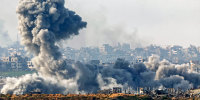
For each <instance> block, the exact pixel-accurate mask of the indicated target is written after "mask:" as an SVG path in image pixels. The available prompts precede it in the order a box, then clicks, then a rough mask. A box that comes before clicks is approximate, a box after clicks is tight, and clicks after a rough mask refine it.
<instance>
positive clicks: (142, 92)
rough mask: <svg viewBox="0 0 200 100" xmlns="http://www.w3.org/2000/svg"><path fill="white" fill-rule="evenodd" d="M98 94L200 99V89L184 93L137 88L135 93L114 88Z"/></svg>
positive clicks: (171, 89) (172, 90) (170, 89)
mask: <svg viewBox="0 0 200 100" xmlns="http://www.w3.org/2000/svg"><path fill="white" fill-rule="evenodd" d="M98 93H99V94H113V93H125V94H135V95H149V96H151V97H152V98H159V97H200V88H198V89H190V90H187V91H183V90H181V89H174V88H163V89H151V88H147V87H145V88H137V90H136V91H135V90H133V89H130V88H128V89H125V90H123V89H122V87H113V89H104V90H99V91H98Z"/></svg>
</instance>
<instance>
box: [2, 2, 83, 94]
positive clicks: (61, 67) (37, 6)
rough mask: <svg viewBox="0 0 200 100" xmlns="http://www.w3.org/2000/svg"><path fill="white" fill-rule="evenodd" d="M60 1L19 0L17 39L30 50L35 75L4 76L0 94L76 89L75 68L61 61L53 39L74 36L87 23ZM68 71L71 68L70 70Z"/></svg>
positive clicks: (65, 91) (58, 39)
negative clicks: (18, 37) (73, 74)
mask: <svg viewBox="0 0 200 100" xmlns="http://www.w3.org/2000/svg"><path fill="white" fill-rule="evenodd" d="M64 3H65V1H64V0H20V1H19V5H18V8H17V13H18V15H19V31H20V34H21V37H22V38H21V42H22V44H23V45H25V48H26V50H27V51H28V52H32V53H34V55H35V57H34V58H33V59H32V62H33V64H34V66H35V69H36V71H37V74H32V75H25V76H23V77H20V78H17V79H16V78H7V79H6V82H5V83H6V84H5V85H4V86H3V88H2V89H1V93H14V94H22V93H27V92H29V91H32V90H34V89H36V88H39V89H42V92H44V93H67V92H69V91H71V92H73V93H76V92H77V86H78V85H77V83H76V82H77V78H78V77H79V76H78V74H76V75H75V76H73V77H70V75H69V74H71V73H72V71H74V70H75V68H73V65H68V64H67V63H66V62H65V61H64V60H62V56H61V53H60V52H59V48H58V46H57V45H56V42H58V41H60V40H63V39H67V38H70V37H71V36H73V35H78V34H79V30H80V29H82V28H84V27H86V25H87V23H86V22H83V21H82V18H81V17H80V16H79V15H77V14H76V13H75V12H73V11H70V10H68V9H66V8H65V7H64ZM71 70H72V71H71Z"/></svg>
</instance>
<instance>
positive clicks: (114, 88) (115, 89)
mask: <svg viewBox="0 0 200 100" xmlns="http://www.w3.org/2000/svg"><path fill="white" fill-rule="evenodd" d="M113 93H122V88H121V87H113Z"/></svg>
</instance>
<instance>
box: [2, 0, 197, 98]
mask: <svg viewBox="0 0 200 100" xmlns="http://www.w3.org/2000/svg"><path fill="white" fill-rule="evenodd" d="M17 13H18V14H19V31H20V34H21V36H22V37H21V42H22V44H24V45H25V47H26V50H27V51H28V52H32V53H34V55H35V57H34V58H33V59H32V62H33V64H34V66H35V70H36V71H37V73H34V74H28V75H24V76H22V77H19V78H6V79H3V80H0V83H1V84H2V85H0V90H1V93H3V94H7V93H9V94H24V93H29V92H30V91H33V90H35V89H40V90H41V92H42V93H47V94H48V93H62V94H67V93H79V92H82V93H86V92H87V93H91V92H96V91H97V90H99V89H106V88H112V87H114V86H120V87H123V88H125V87H126V88H127V87H131V88H133V89H136V88H137V87H152V88H153V87H154V88H159V87H161V86H162V87H165V88H175V89H177V88H182V89H184V90H187V89H189V88H191V87H195V88H196V87H198V86H199V84H200V74H199V73H193V72H190V71H189V70H188V69H187V68H188V67H189V66H188V64H184V65H175V64H171V63H170V62H168V61H167V60H163V61H160V60H159V57H158V56H151V57H149V60H148V61H147V62H145V63H144V64H143V63H139V64H135V65H132V64H130V63H129V62H127V61H126V60H124V59H117V61H116V62H115V64H114V65H111V66H109V67H104V66H95V65H91V64H82V63H80V62H76V63H75V62H67V61H66V60H64V59H63V58H62V56H61V53H60V52H59V48H58V46H57V45H56V44H57V42H59V41H61V40H64V39H68V38H70V37H71V36H73V35H78V34H79V30H80V29H82V28H84V27H86V25H87V23H86V22H83V21H82V18H81V17H80V16H78V15H77V14H75V12H73V11H70V10H68V9H66V8H65V7H64V0H20V1H19V6H18V8H17ZM1 81H2V82H1Z"/></svg>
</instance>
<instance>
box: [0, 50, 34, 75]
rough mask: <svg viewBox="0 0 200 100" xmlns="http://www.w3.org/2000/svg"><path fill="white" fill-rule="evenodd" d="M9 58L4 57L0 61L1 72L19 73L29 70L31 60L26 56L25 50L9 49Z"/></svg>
mask: <svg viewBox="0 0 200 100" xmlns="http://www.w3.org/2000/svg"><path fill="white" fill-rule="evenodd" d="M8 53H9V55H8V56H3V57H1V59H0V70H1V71H19V70H29V68H28V67H29V62H30V58H28V57H26V56H25V51H24V49H23V48H20V49H18V50H17V49H15V48H9V49H8Z"/></svg>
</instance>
